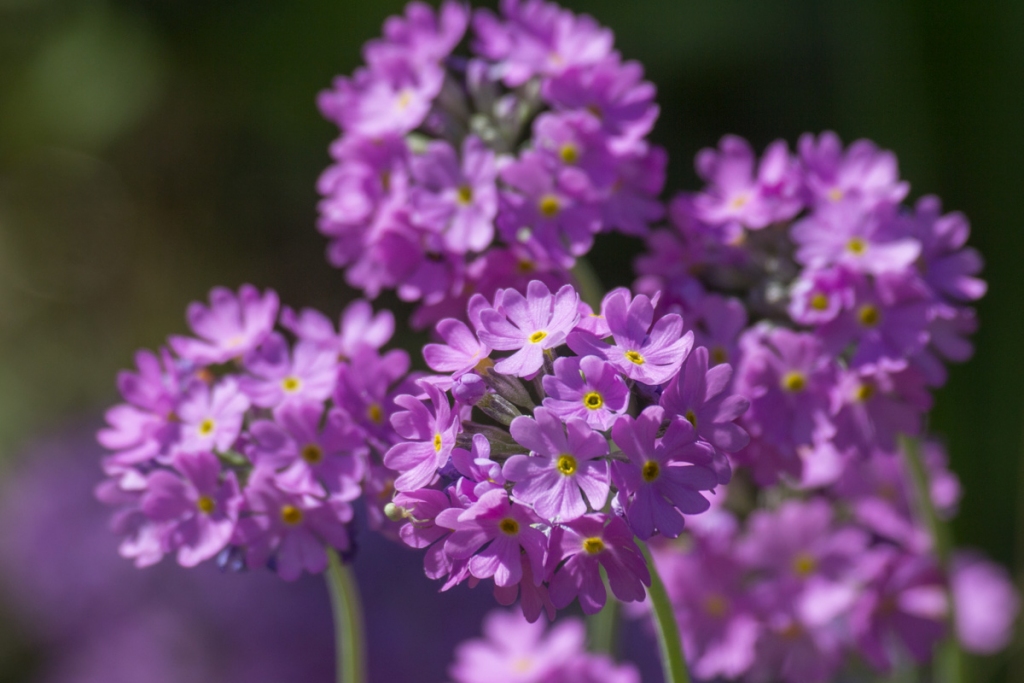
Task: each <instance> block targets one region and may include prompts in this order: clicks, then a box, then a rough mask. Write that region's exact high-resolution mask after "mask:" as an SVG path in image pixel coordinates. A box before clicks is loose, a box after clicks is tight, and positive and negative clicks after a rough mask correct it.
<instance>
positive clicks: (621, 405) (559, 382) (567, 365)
mask: <svg viewBox="0 0 1024 683" xmlns="http://www.w3.org/2000/svg"><path fill="white" fill-rule="evenodd" d="M554 371H555V374H554V375H545V376H544V379H543V385H544V392H545V393H547V397H546V398H545V399H544V407H545V408H547V409H549V410H551V412H553V413H555V414H556V415H558V417H560V418H561V419H563V420H568V419H569V418H572V417H575V418H581V419H584V420H586V421H587V424H589V425H590V426H591V427H592V428H594V429H597V430H601V431H606V430H608V429H611V427H612V423H613V422H615V418H616V417H617V416H619V415H621V414H622V413H624V412H625V411H626V408H628V407H629V389H628V388H627V387H626V383H625V382H624V381H623V380H622V375H620V374H619V372H618V370H616V369H615V367H614V366H613V365H611V364H610V363H606V362H605V361H604V360H602V359H601V358H598V357H597V356H583V357H582V358H581V357H578V356H577V357H570V358H559V359H557V360H556V361H555V364H554Z"/></svg>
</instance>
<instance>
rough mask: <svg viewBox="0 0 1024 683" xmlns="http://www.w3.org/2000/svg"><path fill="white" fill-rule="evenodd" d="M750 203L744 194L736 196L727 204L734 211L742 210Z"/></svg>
mask: <svg viewBox="0 0 1024 683" xmlns="http://www.w3.org/2000/svg"><path fill="white" fill-rule="evenodd" d="M749 201H750V197H748V196H747V195H745V194H741V195H737V196H735V197H733V200H732V201H731V202H729V206H730V207H732V208H734V209H742V208H743V207H744V206H746V205H747V202H749Z"/></svg>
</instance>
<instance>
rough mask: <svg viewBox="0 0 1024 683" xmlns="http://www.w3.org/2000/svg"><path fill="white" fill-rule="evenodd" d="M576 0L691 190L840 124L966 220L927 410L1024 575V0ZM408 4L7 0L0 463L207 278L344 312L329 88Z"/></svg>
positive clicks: (619, 243) (971, 539)
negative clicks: (970, 250) (334, 262)
mask: <svg viewBox="0 0 1024 683" xmlns="http://www.w3.org/2000/svg"><path fill="white" fill-rule="evenodd" d="M566 4H568V5H569V6H571V7H572V8H573V9H576V10H581V11H586V12H589V13H591V14H593V15H594V16H595V17H596V18H597V19H598V20H599V21H601V22H602V23H604V24H606V25H608V26H610V27H612V28H613V29H614V30H615V32H616V35H617V46H618V48H619V49H620V50H621V51H622V53H623V54H624V55H626V56H627V57H629V58H633V59H637V60H640V61H641V62H643V64H644V65H645V66H646V68H647V72H648V76H649V78H650V79H651V80H653V81H654V82H655V83H656V84H657V85H658V88H659V100H660V103H661V105H662V116H661V120H660V121H659V123H658V127H657V129H656V132H655V138H656V139H657V141H658V142H659V143H661V144H663V145H664V146H666V147H667V148H668V149H669V152H670V154H671V163H670V179H669V188H670V189H681V188H686V189H693V188H695V187H696V186H697V179H696V177H695V175H694V173H693V170H692V158H693V155H694V153H695V152H696V151H697V150H698V149H700V148H701V147H704V146H707V145H714V144H715V143H716V142H717V140H718V138H719V137H720V136H721V135H723V134H725V133H737V134H740V135H744V136H746V137H748V138H749V139H750V140H751V141H752V142H753V143H754V144H755V146H756V147H757V148H759V149H761V148H763V147H764V146H765V145H766V144H767V143H769V142H770V141H771V140H773V139H775V138H778V137H782V138H785V139H787V140H789V141H790V142H791V143H792V142H795V140H796V138H797V137H798V136H799V134H800V133H801V132H803V131H808V130H809V131H821V130H824V129H833V130H835V131H837V132H838V133H839V134H840V135H841V136H842V137H843V139H844V140H845V141H851V140H853V139H855V138H858V137H869V138H872V139H874V140H875V141H877V142H878V143H879V144H880V145H881V146H883V147H886V148H889V149H892V150H894V151H895V152H896V153H897V154H898V156H899V159H900V165H901V171H902V174H903V176H904V177H905V178H906V179H908V180H909V181H910V182H911V185H912V199H914V198H916V197H918V196H920V195H922V194H926V193H936V194H939V195H940V196H941V197H942V198H943V200H944V204H945V206H946V208H947V209H948V210H953V209H957V210H962V211H964V212H965V213H966V214H967V215H968V216H969V217H970V219H971V221H972V225H973V228H974V233H973V236H972V238H971V240H972V243H973V245H974V246H975V247H977V248H978V249H980V250H981V252H982V253H983V254H984V256H985V258H986V261H987V266H986V270H985V274H984V275H985V278H986V279H987V280H988V281H989V283H990V291H989V294H988V296H987V297H986V298H985V299H984V300H983V301H982V302H981V304H980V306H979V317H980V319H981V331H980V332H979V334H978V335H977V337H976V341H977V353H976V357H975V358H974V360H972V361H971V362H970V363H969V364H967V365H965V366H960V367H956V368H954V369H953V371H952V375H951V381H950V383H949V385H948V386H947V387H946V388H944V389H943V390H942V391H941V392H940V393H939V395H938V400H937V408H936V410H935V412H934V415H933V423H932V426H933V429H934V430H935V431H937V432H939V433H940V434H942V435H944V436H945V437H946V438H947V439H948V443H949V446H950V450H951V455H952V462H953V467H954V469H955V470H956V471H957V472H958V473H959V475H960V476H961V478H962V480H963V483H964V487H965V491H966V495H965V497H964V499H963V503H962V511H961V514H960V517H959V518H958V520H957V523H956V532H957V534H958V540H959V541H960V542H962V543H964V544H968V545H972V546H977V547H980V548H982V549H983V550H984V551H986V552H987V553H988V554H989V555H991V556H993V557H994V558H996V559H997V560H999V561H1001V562H1003V563H1006V564H1010V565H1012V566H1014V568H1015V570H1016V571H1017V572H1019V571H1020V570H1022V569H1024V555H1022V551H1024V541H1022V540H1020V538H1019V537H1020V536H1022V535H1024V517H1022V514H1021V509H1020V508H1021V507H1022V506H1021V505H1020V503H1018V495H1017V490H1018V488H1019V482H1021V481H1022V480H1024V477H1022V474H1024V471H1022V462H1024V460H1022V458H1021V453H1022V429H1021V424H1022V420H1021V417H1022V414H1024V400H1022V392H1021V386H1022V380H1024V362H1022V361H1021V360H1020V353H1021V352H1022V350H1024V323H1022V313H1021V309H1022V301H1024V229H1022V228H1024V221H1022V219H1021V213H1022V207H1024V202H1022V190H1024V163H1022V161H1024V125H1022V123H1024V121H1022V119H1024V2H1020V0H1004V1H1003V2H996V1H994V0H993V1H991V2H977V1H975V2H970V1H968V0H962V1H960V2H941V1H937V0H915V1H912V2H901V1H892V0H829V2H821V1H820V0H788V1H783V0H778V1H766V0H746V1H740V0H631V1H630V2H624V1H623V0H595V1H591V2H567V3H566ZM402 5H403V3H402V2H400V1H398V0H395V1H390V0H389V1H387V2H384V1H375V2H360V3H355V2H347V1H345V0H203V1H199V0H120V1H114V0H109V1H107V2H101V1H90V0H0V460H8V461H9V460H10V459H12V458H15V457H17V454H18V452H19V447H20V446H21V445H22V444H24V443H26V441H27V440H28V439H29V438H31V437H32V436H33V435H38V434H41V433H46V432H47V431H48V430H54V429H57V428H59V427H60V426H61V425H62V424H65V423H67V422H69V421H73V420H80V419H81V417H82V416H83V415H85V416H89V415H93V416H94V415H97V414H98V413H99V411H100V410H102V408H103V407H105V406H106V405H108V404H110V403H112V402H113V401H115V400H116V394H115V389H114V381H113V380H114V374H115V372H116V371H117V370H118V369H119V368H122V367H127V366H129V365H130V364H131V354H132V352H133V350H134V349H136V348H137V347H140V346H146V347H155V346H157V345H159V344H160V343H161V342H162V340H163V339H164V337H165V336H166V334H167V333H169V332H181V331H183V330H184V320H183V311H184V307H185V305H186V303H187V302H188V301H190V300H193V299H199V298H204V297H205V295H206V292H207V291H208V290H209V288H210V287H211V286H212V285H214V284H218V283H223V284H226V285H229V286H232V287H236V286H237V285H238V284H240V283H241V282H246V281H248V282H253V283H255V284H257V285H259V286H261V287H265V286H269V287H274V288H276V289H277V290H278V291H279V292H280V293H281V295H282V299H283V300H285V301H286V302H289V303H291V304H292V305H297V306H302V305H313V306H318V307H320V308H321V309H323V310H326V311H328V312H331V313H334V312H336V311H338V310H340V308H341V307H342V305H343V303H344V302H345V301H346V300H347V299H348V298H350V297H351V296H352V293H351V292H350V291H348V290H347V289H346V288H345V286H344V284H343V281H342V277H341V275H340V273H338V272H337V271H334V270H332V269H331V268H329V267H328V266H327V264H326V262H325V261H324V259H323V249H324V240H323V239H322V238H321V237H320V236H319V235H318V234H317V233H316V231H315V229H314V219H315V212H316V200H317V196H316V193H315V190H314V182H315V180H316V177H317V175H318V173H319V172H320V171H321V169H322V168H323V167H324V166H325V164H326V162H327V153H326V146H327V144H328V142H329V141H330V140H331V139H332V137H333V136H334V135H335V134H336V131H335V129H333V127H332V126H331V125H330V124H328V123H326V122H325V121H323V120H322V119H321V118H320V116H319V114H318V112H317V110H316V108H315V106H314V103H313V100H314V96H315V95H316V93H317V91H318V90H320V89H321V88H324V87H326V86H327V85H328V84H329V83H330V80H331V78H332V76H333V75H335V74H337V73H348V72H350V71H351V70H352V69H353V68H354V67H355V65H356V64H357V63H358V61H359V49H360V46H361V44H362V43H363V42H364V41H365V40H367V39H369V38H371V37H373V36H376V35H378V34H379V31H380V24H381V22H382V21H383V19H384V18H385V17H386V16H387V15H388V14H390V13H394V12H397V11H400V9H401V7H402ZM599 244H600V246H599V248H598V249H599V251H598V253H597V254H596V255H595V261H596V263H597V265H598V268H599V270H600V271H601V272H602V274H603V275H604V276H605V277H606V279H607V280H609V282H608V283H607V284H625V283H627V282H628V281H629V262H628V261H626V260H623V259H622V257H621V255H622V253H623V251H622V250H623V248H625V249H630V250H633V251H635V246H633V245H630V244H627V243H626V242H625V241H624V240H622V239H618V240H616V239H614V238H611V239H610V240H605V241H604V242H601V243H599ZM9 521H10V520H9ZM1003 669H1004V667H1002V666H1001V665H997V664H993V663H986V664H983V665H982V666H981V667H980V668H979V669H978V674H977V678H972V679H971V680H983V677H985V676H987V675H988V674H989V673H991V672H993V671H995V672H999V671H1002V670H1003ZM1015 671H1016V673H1017V674H1019V676H1017V675H1013V674H1011V675H1010V677H1009V678H1008V679H1007V680H1021V681H1024V668H1019V669H1016V670H1015ZM0 678H2V676H0Z"/></svg>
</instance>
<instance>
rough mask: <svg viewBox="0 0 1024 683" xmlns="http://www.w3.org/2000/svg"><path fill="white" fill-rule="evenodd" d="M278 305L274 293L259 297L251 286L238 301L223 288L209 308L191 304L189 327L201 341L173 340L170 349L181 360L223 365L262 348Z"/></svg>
mask: <svg viewBox="0 0 1024 683" xmlns="http://www.w3.org/2000/svg"><path fill="white" fill-rule="evenodd" d="M278 305H279V302H278V298H277V294H276V293H275V292H274V291H273V290H267V292H266V294H264V295H263V296H260V293H259V290H257V289H256V288H255V287H253V286H252V285H242V287H241V289H239V290H238V296H237V297H236V296H235V294H234V292H232V291H231V290H229V289H226V288H224V287H214V288H213V290H211V291H210V306H209V307H206V306H204V305H203V304H201V303H198V302H192V303H191V304H189V306H188V312H187V317H188V323H189V327H191V328H192V331H193V332H195V334H196V335H197V336H198V337H199V339H193V338H190V337H181V336H172V337H171V338H170V344H171V348H172V349H174V352H175V353H177V354H178V355H180V356H181V357H182V358H185V359H187V360H191V361H193V362H195V363H199V364H202V365H208V364H211V363H223V362H225V361H229V360H231V359H232V358H240V357H241V356H242V355H244V354H245V353H247V352H248V351H251V350H252V349H254V348H256V347H257V346H259V345H260V344H261V343H262V342H263V340H264V339H266V337H267V335H269V334H270V331H271V330H272V329H273V327H274V321H275V319H276V318H277V308H278Z"/></svg>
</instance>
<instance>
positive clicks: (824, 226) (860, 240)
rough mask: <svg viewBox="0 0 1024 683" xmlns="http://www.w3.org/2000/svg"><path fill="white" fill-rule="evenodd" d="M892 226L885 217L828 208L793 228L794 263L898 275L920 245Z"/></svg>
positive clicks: (846, 208)
mask: <svg viewBox="0 0 1024 683" xmlns="http://www.w3.org/2000/svg"><path fill="white" fill-rule="evenodd" d="M851 201H852V200H851ZM894 225H895V223H894V222H893V221H892V219H891V218H889V217H888V216H887V215H886V214H882V213H878V212H875V213H865V214H861V213H858V212H857V210H856V209H855V208H853V207H852V206H849V205H846V204H842V203H840V204H832V205H829V206H827V207H825V208H822V209H820V210H819V211H817V212H816V213H815V214H813V215H812V216H810V217H808V218H805V219H804V220H802V221H799V222H798V223H796V224H794V225H793V229H792V231H791V236H792V238H793V242H795V243H796V245H797V251H796V256H795V258H796V261H797V263H800V264H802V265H804V266H807V267H809V268H826V267H828V266H837V265H838V266H842V267H844V268H848V269H849V270H852V271H854V272H858V273H870V274H872V275H880V274H882V273H900V272H902V271H905V270H907V268H908V267H909V266H910V265H911V264H913V263H914V261H915V260H916V259H917V257H918V256H919V255H920V254H921V243H920V242H918V241H917V240H915V239H912V238H909V237H904V236H902V235H900V234H899V233H897V232H896V231H895V230H894Z"/></svg>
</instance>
